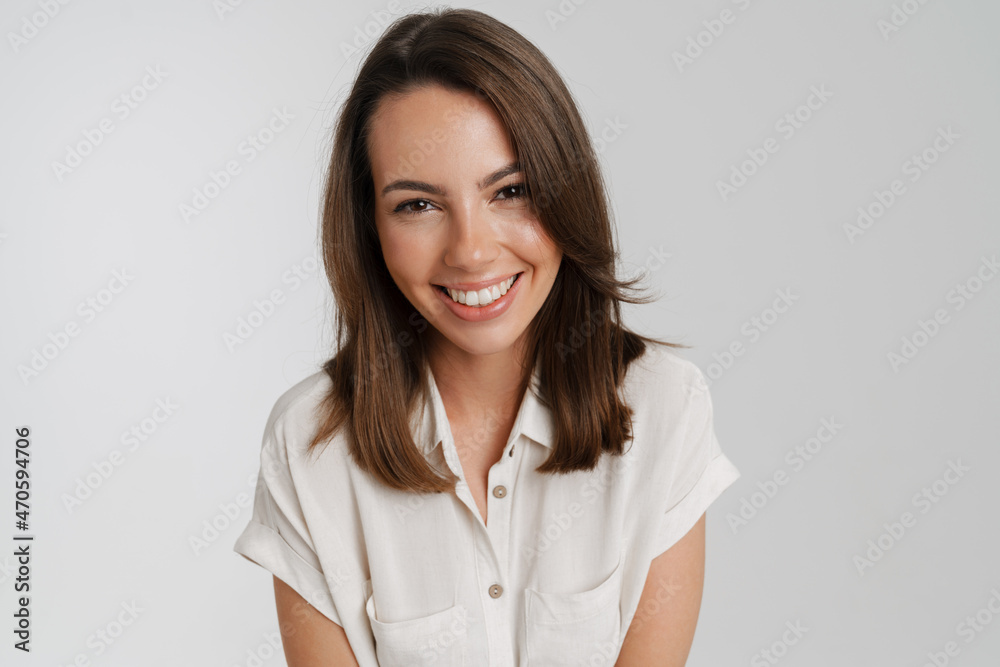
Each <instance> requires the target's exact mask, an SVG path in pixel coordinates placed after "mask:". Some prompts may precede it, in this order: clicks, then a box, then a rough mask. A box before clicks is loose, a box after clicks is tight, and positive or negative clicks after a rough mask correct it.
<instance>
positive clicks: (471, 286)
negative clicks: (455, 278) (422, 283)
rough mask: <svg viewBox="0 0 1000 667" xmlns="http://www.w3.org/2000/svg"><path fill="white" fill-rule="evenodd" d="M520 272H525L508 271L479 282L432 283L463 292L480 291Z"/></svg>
mask: <svg viewBox="0 0 1000 667" xmlns="http://www.w3.org/2000/svg"><path fill="white" fill-rule="evenodd" d="M519 273H523V271H515V272H514V273H506V274H503V275H501V276H500V277H498V278H487V279H486V280H480V281H479V282H478V283H436V284H434V283H432V284H434V286H435V287H446V288H448V289H460V290H462V291H463V292H470V291H475V292H478V291H479V290H481V289H484V288H486V287H492V286H493V285H496V284H498V283H501V282H503V281H504V280H507V279H508V278H510V277H512V276H516V275H518V274H519Z"/></svg>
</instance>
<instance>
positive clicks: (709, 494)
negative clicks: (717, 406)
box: [654, 363, 740, 555]
mask: <svg viewBox="0 0 1000 667" xmlns="http://www.w3.org/2000/svg"><path fill="white" fill-rule="evenodd" d="M689 369H690V371H691V372H690V373H689V379H688V380H687V381H686V384H685V386H684V387H683V392H682V394H683V395H684V396H686V397H687V399H688V400H686V401H685V410H684V414H683V415H682V416H681V417H680V418H682V419H684V421H685V423H686V424H687V426H686V427H685V428H684V429H682V430H681V433H682V435H681V436H680V440H679V441H678V442H676V443H674V447H673V451H672V452H671V453H670V456H669V463H670V465H669V466H668V471H667V473H666V474H667V483H666V485H665V486H666V498H665V499H661V503H662V504H661V507H666V509H665V511H664V513H663V516H662V517H661V520H660V529H659V532H658V534H657V538H656V550H655V552H654V553H656V554H657V555H659V554H662V553H663V552H664V551H666V550H667V549H669V548H670V547H672V546H673V545H674V544H676V543H677V542H678V541H679V540H680V539H681V538H682V537H684V536H685V535H686V534H687V533H688V531H690V530H691V528H693V527H694V525H695V523H697V522H698V519H699V518H701V515H702V514H704V513H705V512H706V510H708V507H709V505H711V504H712V503H713V502H714V501H715V500H716V499H717V498H718V497H719V496H720V495H721V494H722V492H723V491H725V490H726V489H727V488H728V487H729V486H730V485H731V484H732V483H733V482H735V481H736V480H737V479H738V478H739V476H740V473H739V471H738V470H737V469H736V466H734V465H733V463H732V462H731V461H730V460H729V459H728V458H727V457H726V455H725V454H723V453H722V449H721V446H720V445H719V440H718V438H717V437H716V435H715V425H714V423H713V408H712V397H711V395H710V393H709V390H708V385H707V383H706V382H705V377H704V375H703V374H702V372H701V370H700V369H699V368H698V367H697V366H695V365H694V364H693V363H691V364H690V366H689Z"/></svg>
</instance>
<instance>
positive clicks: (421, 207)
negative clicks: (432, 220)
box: [392, 199, 431, 215]
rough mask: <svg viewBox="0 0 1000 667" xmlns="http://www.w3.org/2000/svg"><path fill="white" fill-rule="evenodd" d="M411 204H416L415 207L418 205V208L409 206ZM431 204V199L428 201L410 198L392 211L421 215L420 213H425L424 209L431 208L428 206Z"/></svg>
mask: <svg viewBox="0 0 1000 667" xmlns="http://www.w3.org/2000/svg"><path fill="white" fill-rule="evenodd" d="M411 206H415V207H418V208H415V209H414V208H409V207H411ZM429 206H431V203H430V202H429V201H427V200H426V199H410V200H408V201H404V202H403V203H401V204H400V205H399V206H397V207H396V208H394V209H393V210H392V212H393V213H402V214H403V215H419V214H421V213H423V212H424V211H428V210H430V209H429V208H427V207H429Z"/></svg>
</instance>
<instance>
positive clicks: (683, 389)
mask: <svg viewBox="0 0 1000 667" xmlns="http://www.w3.org/2000/svg"><path fill="white" fill-rule="evenodd" d="M625 391H626V393H627V394H628V396H629V398H630V399H632V400H635V401H637V402H639V403H640V404H643V403H649V402H653V403H655V405H657V406H659V408H660V409H667V408H669V407H676V408H682V409H683V408H690V407H692V405H693V404H695V403H697V402H699V401H703V400H707V398H708V385H707V382H706V380H705V376H704V374H703V373H702V371H701V369H700V368H698V366H697V365H696V364H695V363H694V362H693V361H691V360H690V359H688V358H686V357H684V356H682V354H681V353H680V352H678V351H677V349H675V348H672V347H668V346H666V345H661V344H658V343H647V345H646V349H645V350H644V351H643V353H642V354H641V355H639V356H638V357H637V358H636V359H634V360H633V361H632V363H631V365H630V366H629V369H628V372H627V373H626V375H625Z"/></svg>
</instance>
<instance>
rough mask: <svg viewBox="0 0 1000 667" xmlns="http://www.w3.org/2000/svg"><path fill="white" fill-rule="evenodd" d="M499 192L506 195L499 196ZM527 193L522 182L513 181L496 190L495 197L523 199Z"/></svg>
mask: <svg viewBox="0 0 1000 667" xmlns="http://www.w3.org/2000/svg"><path fill="white" fill-rule="evenodd" d="M512 191H513V192H512ZM501 194H506V195H507V196H506V197H500V195H501ZM527 194H528V190H527V188H526V187H525V185H524V183H514V184H512V185H508V186H506V187H503V188H500V189H499V190H497V197H498V198H500V199H523V198H524V197H525V195H527Z"/></svg>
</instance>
